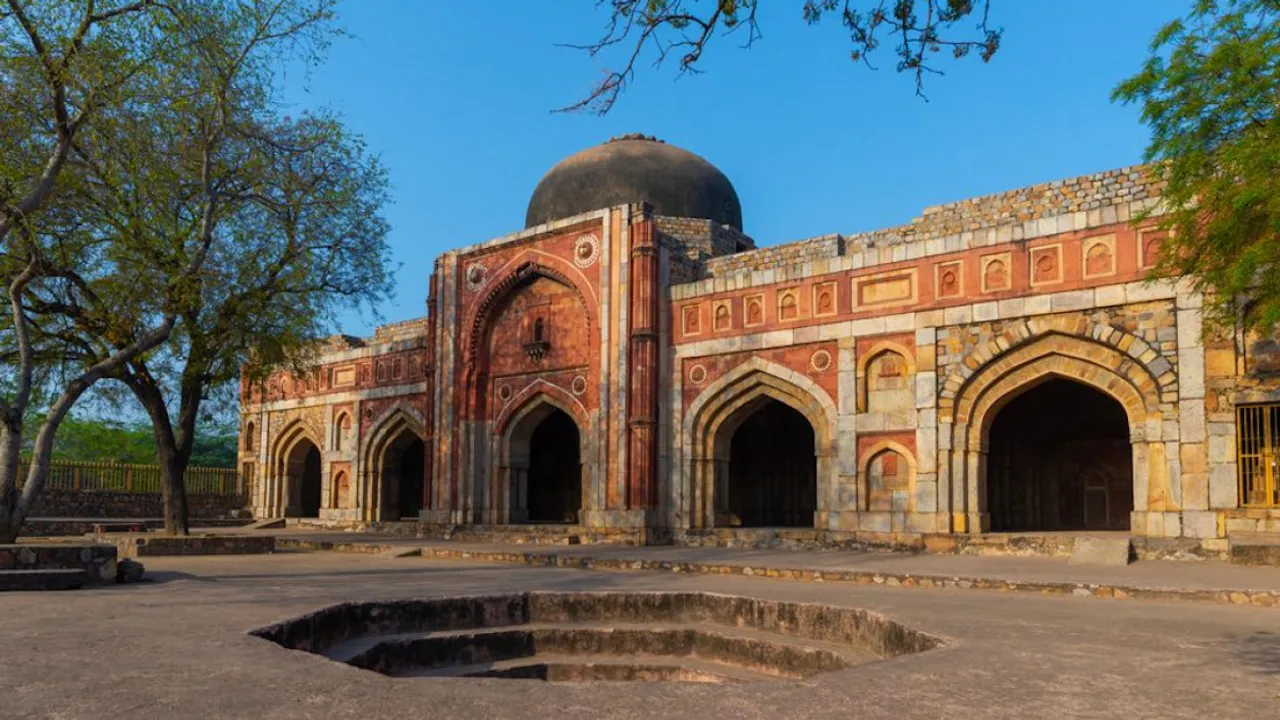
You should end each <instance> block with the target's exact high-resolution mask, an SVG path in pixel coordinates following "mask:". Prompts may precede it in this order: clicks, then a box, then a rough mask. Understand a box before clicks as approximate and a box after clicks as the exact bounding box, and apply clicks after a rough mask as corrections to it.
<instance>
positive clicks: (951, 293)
mask: <svg viewBox="0 0 1280 720" xmlns="http://www.w3.org/2000/svg"><path fill="white" fill-rule="evenodd" d="M933 287H934V294H935V295H936V296H937V297H938V299H939V300H945V299H947V298H958V297H961V296H963V295H964V263H963V262H962V261H960V260H954V261H952V262H941V263H938V264H937V265H934V266H933Z"/></svg>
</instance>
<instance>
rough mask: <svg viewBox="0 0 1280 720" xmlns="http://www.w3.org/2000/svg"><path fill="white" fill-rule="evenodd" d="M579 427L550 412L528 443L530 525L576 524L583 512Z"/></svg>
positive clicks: (562, 414)
mask: <svg viewBox="0 0 1280 720" xmlns="http://www.w3.org/2000/svg"><path fill="white" fill-rule="evenodd" d="M578 443H579V437H578V426H577V424H576V423H574V422H573V418H571V417H569V415H568V414H567V413H565V412H564V411H562V410H558V409H557V410H553V411H552V412H551V414H549V415H547V416H546V417H545V418H543V419H542V422H540V423H538V426H537V427H536V428H534V430H533V435H532V437H531V438H530V440H529V475H528V479H529V486H528V492H529V495H528V497H529V500H528V503H529V522H545V523H576V522H578V511H580V510H581V509H582V460H581V458H579V457H578Z"/></svg>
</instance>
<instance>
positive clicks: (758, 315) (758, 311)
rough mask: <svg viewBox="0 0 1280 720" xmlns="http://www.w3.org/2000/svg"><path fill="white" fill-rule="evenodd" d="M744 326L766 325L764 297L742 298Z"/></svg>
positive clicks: (751, 296) (750, 296) (749, 296)
mask: <svg viewBox="0 0 1280 720" xmlns="http://www.w3.org/2000/svg"><path fill="white" fill-rule="evenodd" d="M742 324H743V325H745V326H746V327H754V326H756V325H763V324H764V295H759V294H757V295H748V296H746V297H744V298H742Z"/></svg>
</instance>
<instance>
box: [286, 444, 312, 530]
mask: <svg viewBox="0 0 1280 720" xmlns="http://www.w3.org/2000/svg"><path fill="white" fill-rule="evenodd" d="M285 476H286V477H287V478H288V482H289V502H288V508H289V511H290V512H288V513H287V514H288V515H292V516H294V517H304V518H318V517H320V449H319V448H317V447H316V445H315V443H313V442H311V441H310V440H308V439H306V438H302V439H300V440H298V442H297V443H295V444H294V446H293V447H292V448H291V449H290V450H289V456H288V460H287V461H286V468H285Z"/></svg>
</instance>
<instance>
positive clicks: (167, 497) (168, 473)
mask: <svg viewBox="0 0 1280 720" xmlns="http://www.w3.org/2000/svg"><path fill="white" fill-rule="evenodd" d="M202 372H203V368H198V367H194V366H192V365H188V367H187V370H186V371H184V372H183V374H182V387H181V399H180V400H179V401H178V402H179V405H178V426H177V428H175V427H174V426H173V423H172V421H171V420H170V417H169V407H168V406H167V405H166V404H165V401H164V392H163V391H162V390H161V389H160V386H159V385H158V384H157V383H156V382H155V378H154V377H152V375H151V373H150V372H149V371H148V370H147V368H146V364H145V362H143V361H140V360H135V361H134V362H132V363H130V367H129V368H128V369H127V370H125V371H124V372H123V373H122V379H123V380H124V382H125V384H126V385H128V386H129V389H130V390H132V391H133V394H134V396H135V397H137V399H138V402H140V403H142V407H144V408H145V409H146V411H147V415H149V416H150V417H151V435H152V437H153V438H154V439H155V443H156V462H157V463H158V464H159V465H160V480H161V501H162V503H163V505H164V533H165V534H166V535H187V534H188V533H190V531H191V529H190V519H189V516H188V513H187V484H186V474H187V466H188V465H190V464H191V451H192V449H193V447H194V444H195V434H196V433H195V430H196V428H195V426H196V418H197V416H198V414H199V410H200V394H201V393H202V392H203V391H204V387H203V383H202V381H201V379H200V378H201V377H202V375H201V373H202Z"/></svg>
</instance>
